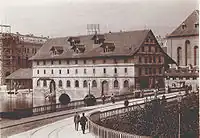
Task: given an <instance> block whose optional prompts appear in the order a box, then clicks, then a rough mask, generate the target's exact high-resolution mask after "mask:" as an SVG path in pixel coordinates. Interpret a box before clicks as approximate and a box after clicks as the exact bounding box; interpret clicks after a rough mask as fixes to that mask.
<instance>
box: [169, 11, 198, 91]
mask: <svg viewBox="0 0 200 138" xmlns="http://www.w3.org/2000/svg"><path fill="white" fill-rule="evenodd" d="M166 39H167V53H168V55H169V56H171V57H172V59H173V60H175V61H176V63H177V66H175V65H174V66H172V67H171V68H170V69H169V70H168V71H167V72H166V84H168V85H169V86H170V87H172V86H179V84H180V83H181V82H184V83H185V85H191V86H192V89H193V90H194V91H196V90H198V87H199V11H198V10H195V11H194V12H193V13H192V14H190V15H189V16H188V17H187V19H186V20H185V21H183V22H182V23H181V24H180V25H179V26H178V27H177V28H176V29H175V30H174V31H173V32H172V33H171V34H170V35H168V36H167V38H166Z"/></svg>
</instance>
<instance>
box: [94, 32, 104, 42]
mask: <svg viewBox="0 0 200 138" xmlns="http://www.w3.org/2000/svg"><path fill="white" fill-rule="evenodd" d="M91 40H94V44H101V43H103V42H104V40H105V38H104V35H100V34H95V35H94V36H93V37H92V39H91Z"/></svg>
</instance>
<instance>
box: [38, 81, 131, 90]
mask: <svg viewBox="0 0 200 138" xmlns="http://www.w3.org/2000/svg"><path fill="white" fill-rule="evenodd" d="M89 85H90V84H89ZM37 86H38V87H39V86H40V80H38V81H37ZM43 86H44V87H47V80H43ZM113 86H114V88H119V82H118V80H115V81H114V83H113ZM58 87H63V82H62V80H59V81H58ZM66 87H67V88H70V87H71V81H70V80H67V82H66ZM74 87H76V88H79V81H78V80H75V82H74ZM86 87H88V81H87V80H84V81H83V88H86ZM89 87H90V86H89ZM96 87H97V82H96V80H93V81H92V88H96ZM123 87H124V88H128V87H129V82H128V80H125V81H124V83H123Z"/></svg>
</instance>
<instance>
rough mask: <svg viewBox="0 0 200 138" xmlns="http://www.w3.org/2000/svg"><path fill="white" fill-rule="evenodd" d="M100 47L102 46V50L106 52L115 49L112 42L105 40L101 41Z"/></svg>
mask: <svg viewBox="0 0 200 138" xmlns="http://www.w3.org/2000/svg"><path fill="white" fill-rule="evenodd" d="M101 47H102V48H103V52H104V53H106V52H112V51H114V49H115V44H114V43H108V42H106V43H103V44H102V45H101Z"/></svg>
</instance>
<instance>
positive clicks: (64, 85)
mask: <svg viewBox="0 0 200 138" xmlns="http://www.w3.org/2000/svg"><path fill="white" fill-rule="evenodd" d="M31 60H32V61H33V62H32V63H33V66H32V67H33V91H34V93H35V94H36V95H39V96H47V95H48V94H51V93H54V94H56V97H59V95H60V94H61V93H64V92H66V93H67V94H68V95H69V96H70V97H71V99H73V100H74V99H83V98H84V97H85V95H87V94H88V92H89V89H90V91H91V93H92V94H94V95H95V96H101V94H106V95H110V94H111V93H114V94H122V93H125V92H129V91H130V90H132V89H140V88H154V87H155V84H156V81H157V82H159V87H164V65H165V63H167V62H169V63H174V61H173V60H172V59H171V58H170V57H169V56H168V55H167V54H166V53H165V52H164V51H163V50H162V48H161V47H160V45H159V44H158V42H157V40H156V38H155V37H154V34H153V33H152V31H151V30H138V31H129V32H114V33H111V32H110V33H106V34H94V35H85V36H75V37H63V38H54V39H50V40H49V41H47V42H46V43H45V44H44V45H43V46H42V48H41V49H40V50H39V51H38V52H37V53H36V55H35V56H33V57H32V58H31Z"/></svg>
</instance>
